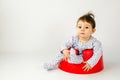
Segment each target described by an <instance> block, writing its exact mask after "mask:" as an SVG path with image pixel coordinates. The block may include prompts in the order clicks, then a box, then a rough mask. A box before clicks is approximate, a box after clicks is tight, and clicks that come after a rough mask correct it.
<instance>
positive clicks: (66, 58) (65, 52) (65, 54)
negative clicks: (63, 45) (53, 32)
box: [63, 49, 70, 61]
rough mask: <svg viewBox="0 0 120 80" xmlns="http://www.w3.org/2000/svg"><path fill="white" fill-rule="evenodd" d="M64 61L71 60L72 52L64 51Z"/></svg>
mask: <svg viewBox="0 0 120 80" xmlns="http://www.w3.org/2000/svg"><path fill="white" fill-rule="evenodd" d="M63 54H64V60H65V61H67V60H68V59H69V58H70V50H67V49H65V50H63Z"/></svg>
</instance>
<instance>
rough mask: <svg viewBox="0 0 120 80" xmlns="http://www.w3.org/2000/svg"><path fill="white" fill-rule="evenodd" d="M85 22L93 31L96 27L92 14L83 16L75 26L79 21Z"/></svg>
mask: <svg viewBox="0 0 120 80" xmlns="http://www.w3.org/2000/svg"><path fill="white" fill-rule="evenodd" d="M80 20H81V21H86V22H88V23H90V24H91V25H92V28H93V29H94V28H95V27H96V23H95V20H94V14H92V13H87V14H85V15H83V16H81V17H80V18H79V19H78V21H77V24H78V22H79V21H80Z"/></svg>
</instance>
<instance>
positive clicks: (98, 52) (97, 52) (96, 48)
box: [87, 41, 103, 68]
mask: <svg viewBox="0 0 120 80" xmlns="http://www.w3.org/2000/svg"><path fill="white" fill-rule="evenodd" d="M102 53H103V52H102V45H101V43H100V42H99V41H95V42H94V44H93V56H92V57H91V58H90V59H89V60H88V61H87V63H88V64H89V65H90V67H91V68H93V67H94V66H95V65H96V64H97V63H98V61H99V59H100V57H101V56H102Z"/></svg>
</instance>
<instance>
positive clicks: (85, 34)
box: [77, 20, 95, 38]
mask: <svg viewBox="0 0 120 80" xmlns="http://www.w3.org/2000/svg"><path fill="white" fill-rule="evenodd" d="M94 32H95V29H93V28H92V25H91V24H90V23H88V22H86V21H81V20H80V21H79V22H78V24H77V33H78V35H79V37H80V38H89V37H90V36H91V35H92V34H93V33H94Z"/></svg>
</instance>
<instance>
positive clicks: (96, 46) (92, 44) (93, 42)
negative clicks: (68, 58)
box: [61, 35, 103, 67]
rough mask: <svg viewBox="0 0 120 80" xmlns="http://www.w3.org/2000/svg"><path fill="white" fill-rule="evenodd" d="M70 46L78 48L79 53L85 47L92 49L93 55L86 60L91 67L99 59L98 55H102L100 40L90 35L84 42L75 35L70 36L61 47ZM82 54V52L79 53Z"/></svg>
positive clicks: (66, 47)
mask: <svg viewBox="0 0 120 80" xmlns="http://www.w3.org/2000/svg"><path fill="white" fill-rule="evenodd" d="M70 47H74V48H75V49H77V50H79V53H82V51H83V50H85V49H93V52H94V54H93V56H92V57H91V58H90V59H89V60H88V61H87V62H88V64H89V65H90V66H91V67H94V66H95V65H96V64H97V62H98V61H99V59H100V57H101V56H102V53H103V51H102V45H101V42H100V41H98V40H97V39H96V38H94V37H93V36H91V37H90V39H89V41H88V42H86V43H81V42H80V39H79V37H78V36H77V35H75V36H72V37H71V38H70V39H69V40H67V41H66V42H65V43H64V45H63V46H62V48H61V51H62V50H63V49H68V48H70ZM80 55H82V54H80Z"/></svg>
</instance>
